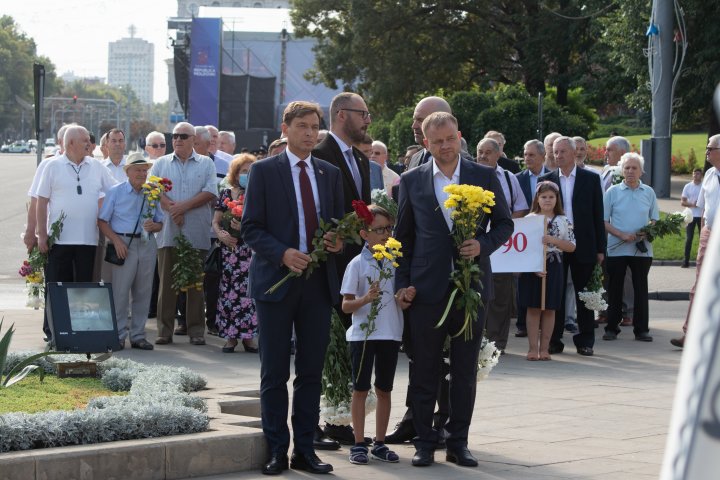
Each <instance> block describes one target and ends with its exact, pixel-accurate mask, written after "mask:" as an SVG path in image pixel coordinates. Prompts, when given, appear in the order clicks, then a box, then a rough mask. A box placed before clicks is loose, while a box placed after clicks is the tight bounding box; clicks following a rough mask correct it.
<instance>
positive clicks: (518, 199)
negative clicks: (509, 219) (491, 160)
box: [495, 165, 537, 213]
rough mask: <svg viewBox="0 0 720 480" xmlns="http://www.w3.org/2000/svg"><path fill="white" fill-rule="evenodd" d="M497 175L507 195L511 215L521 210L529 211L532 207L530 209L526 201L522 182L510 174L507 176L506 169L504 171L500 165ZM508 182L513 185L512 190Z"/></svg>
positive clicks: (497, 168)
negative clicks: (521, 186) (521, 185)
mask: <svg viewBox="0 0 720 480" xmlns="http://www.w3.org/2000/svg"><path fill="white" fill-rule="evenodd" d="M495 175H496V176H497V178H498V180H499V181H500V186H501V187H502V190H503V194H504V195H505V201H506V202H507V205H508V208H509V209H510V213H513V212H517V211H520V210H529V209H530V207H528V204H527V200H525V195H524V194H523V193H522V188H520V182H519V181H518V179H517V177H516V176H515V175H513V174H512V173H509V172H508V174H507V176H506V175H505V169H503V168H502V167H501V166H500V165H496V166H495ZM508 180H510V183H511V184H512V189H511V188H510V185H508ZM536 182H537V180H536Z"/></svg>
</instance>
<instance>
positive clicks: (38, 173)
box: [28, 156, 58, 198]
mask: <svg viewBox="0 0 720 480" xmlns="http://www.w3.org/2000/svg"><path fill="white" fill-rule="evenodd" d="M56 158H58V157H57V156H55V157H48V158H45V159H43V161H42V162H40V165H38V166H37V169H36V170H35V176H34V177H33V181H32V183H31V184H30V189H29V190H28V197H33V198H37V189H38V185H40V180H41V179H42V177H43V174H44V172H45V167H47V166H48V163H50V162H51V161H53V160H55V159H56Z"/></svg>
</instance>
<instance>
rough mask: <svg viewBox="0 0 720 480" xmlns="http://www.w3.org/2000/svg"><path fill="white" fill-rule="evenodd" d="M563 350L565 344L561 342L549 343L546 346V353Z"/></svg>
mask: <svg viewBox="0 0 720 480" xmlns="http://www.w3.org/2000/svg"><path fill="white" fill-rule="evenodd" d="M563 350H565V344H564V343H562V342H558V343H551V344H550V346H549V347H548V353H549V354H550V355H554V354H557V353H562V352H563Z"/></svg>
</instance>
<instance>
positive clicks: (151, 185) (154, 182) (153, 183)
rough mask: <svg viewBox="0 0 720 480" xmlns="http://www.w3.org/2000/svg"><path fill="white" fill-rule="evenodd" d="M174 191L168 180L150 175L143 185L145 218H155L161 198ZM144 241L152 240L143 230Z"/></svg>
mask: <svg viewBox="0 0 720 480" xmlns="http://www.w3.org/2000/svg"><path fill="white" fill-rule="evenodd" d="M170 190H172V181H170V179H168V178H160V177H156V176H155V175H150V176H149V177H148V179H147V181H146V182H145V183H143V185H142V194H143V195H144V196H145V203H146V204H147V207H145V213H144V214H143V218H153V216H154V215H155V209H156V208H157V206H158V204H159V203H160V197H162V195H163V193H165V192H169V191H170ZM141 233H142V239H143V241H147V240H148V238H150V234H149V233H148V232H147V231H145V229H143V230H142V232H141Z"/></svg>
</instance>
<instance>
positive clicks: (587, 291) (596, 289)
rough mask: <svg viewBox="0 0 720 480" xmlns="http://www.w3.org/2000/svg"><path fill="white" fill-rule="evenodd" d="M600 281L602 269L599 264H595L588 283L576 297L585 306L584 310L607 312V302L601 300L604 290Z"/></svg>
mask: <svg viewBox="0 0 720 480" xmlns="http://www.w3.org/2000/svg"><path fill="white" fill-rule="evenodd" d="M602 280H603V274H602V268H601V267H600V265H599V264H596V265H595V268H594V269H593V273H592V276H591V277H590V281H589V282H588V283H587V285H586V286H585V288H584V289H583V291H582V292H579V293H578V297H579V298H580V300H582V302H583V303H584V304H585V308H587V309H588V310H594V311H596V312H600V311H603V310H607V308H608V305H607V302H606V301H605V299H604V298H603V294H604V293H605V289H604V288H603V285H602Z"/></svg>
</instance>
